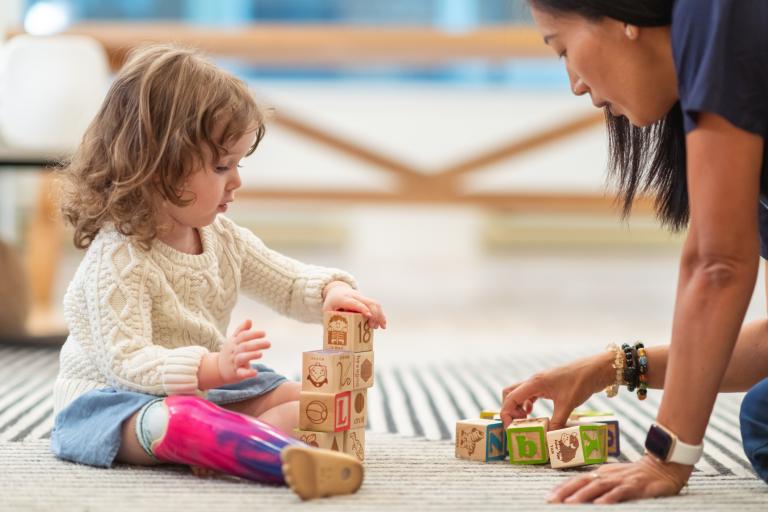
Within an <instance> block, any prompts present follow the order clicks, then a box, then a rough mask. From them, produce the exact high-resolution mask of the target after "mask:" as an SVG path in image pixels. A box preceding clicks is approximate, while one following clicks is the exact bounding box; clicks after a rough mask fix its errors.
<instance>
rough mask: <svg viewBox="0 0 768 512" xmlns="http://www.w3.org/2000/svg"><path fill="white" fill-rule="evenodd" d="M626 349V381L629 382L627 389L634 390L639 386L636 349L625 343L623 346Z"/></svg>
mask: <svg viewBox="0 0 768 512" xmlns="http://www.w3.org/2000/svg"><path fill="white" fill-rule="evenodd" d="M621 349H622V350H623V351H624V363H625V364H624V382H626V383H627V389H629V390H630V391H634V390H635V388H636V387H637V382H638V379H637V375H638V374H637V368H636V366H635V351H634V349H633V348H632V347H631V346H630V345H627V344H626V343H624V344H623V345H622V346H621Z"/></svg>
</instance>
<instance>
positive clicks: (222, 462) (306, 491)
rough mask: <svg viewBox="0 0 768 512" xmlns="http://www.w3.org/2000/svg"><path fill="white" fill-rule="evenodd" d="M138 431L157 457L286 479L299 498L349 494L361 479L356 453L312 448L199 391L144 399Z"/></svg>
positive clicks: (264, 479)
mask: <svg viewBox="0 0 768 512" xmlns="http://www.w3.org/2000/svg"><path fill="white" fill-rule="evenodd" d="M136 434H137V436H138V439H139V442H140V443H141V445H142V446H143V447H144V450H145V451H146V452H147V453H148V454H149V455H150V456H152V457H154V458H156V459H157V460H160V461H164V462H174V463H180V464H189V465H192V466H202V467H205V468H209V469H213V470H216V471H220V472H223V473H227V474H230V475H235V476H239V477H241V478H246V479H248V480H254V481H257V482H264V483H271V484H287V485H289V486H290V487H291V488H292V489H293V490H294V491H295V492H296V493H297V494H298V495H299V496H301V498H302V499H311V498H318V497H322V496H331V495H335V494H350V493H353V492H355V491H357V489H359V488H360V485H361V484H362V480H363V468H362V464H360V462H359V461H358V460H357V459H355V458H354V457H352V456H350V455H346V454H343V453H338V452H333V451H330V450H320V449H317V448H311V447H309V446H307V445H305V444H304V443H302V442H300V441H297V440H295V439H293V438H292V437H290V436H288V435H286V434H283V433H282V432H280V431H278V430H277V429H275V428H274V427H272V426H271V425H268V424H267V423H264V422H262V421H259V420H257V419H255V418H252V417H250V416H246V415H244V414H239V413H236V412H232V411H228V410H226V409H222V408H221V407H219V406H217V405H215V404H213V403H211V402H209V401H207V400H204V399H202V398H198V397H191V396H169V397H166V398H165V399H159V400H156V401H154V402H151V403H149V404H147V405H145V406H144V407H143V408H142V409H141V410H140V411H139V415H138V418H137V421H136Z"/></svg>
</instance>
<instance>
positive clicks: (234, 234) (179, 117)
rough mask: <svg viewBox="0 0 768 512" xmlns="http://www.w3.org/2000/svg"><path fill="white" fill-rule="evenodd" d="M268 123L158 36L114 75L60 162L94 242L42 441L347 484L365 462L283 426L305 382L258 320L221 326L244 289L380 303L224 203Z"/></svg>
mask: <svg viewBox="0 0 768 512" xmlns="http://www.w3.org/2000/svg"><path fill="white" fill-rule="evenodd" d="M263 135H264V124H263V117H262V114H261V112H260V110H259V108H258V106H257V105H256V104H255V102H254V101H253V99H252V97H251V94H250V92H249V91H248V89H247V87H246V85H245V84H244V83H243V82H241V81H240V80H238V79H236V78H235V77H233V76H231V75H229V74H227V73H225V72H223V71H221V70H220V69H218V68H216V67H215V66H214V65H212V64H210V63H208V62H207V61H205V60H204V59H202V58H201V57H200V56H198V55H197V54H195V53H194V52H193V51H190V50H186V49H180V48H176V47H171V46H151V47H148V48H145V49H142V50H140V51H138V52H135V53H134V54H133V55H132V56H131V58H130V59H129V61H128V62H127V63H126V65H125V66H124V68H123V69H122V71H121V72H120V73H119V75H118V76H117V77H116V79H115V81H114V83H113V85H112V87H111V88H110V90H109V92H108V94H107V97H106V99H105V101H104V104H103V106H102V107H101V110H100V111H99V113H98V114H97V116H96V118H95V119H94V121H93V122H92V123H91V125H90V127H89V128H88V130H87V132H86V134H85V136H84V137H83V141H82V144H81V146H80V147H79V149H78V150H77V152H76V153H75V155H74V156H73V158H72V160H71V161H70V162H69V163H68V164H67V165H66V167H64V168H63V169H62V171H61V182H62V210H63V213H64V216H65V218H66V219H67V221H68V222H69V223H70V224H72V226H73V227H74V242H75V245H76V246H77V247H79V248H84V249H87V251H86V254H85V257H84V258H83V261H82V263H81V264H80V267H79V268H78V270H77V273H76V274H75V276H74V278H73V280H72V282H71V283H70V285H69V288H68V289H67V292H66V295H65V298H64V312H65V317H66V320H67V323H68V325H69V328H70V335H69V338H68V339H67V341H66V343H65V344H64V346H63V348H62V350H61V356H60V370H59V375H58V378H57V380H56V383H55V386H54V403H55V406H54V407H55V413H56V418H55V426H54V430H53V433H52V439H51V446H52V450H53V452H54V453H55V454H56V455H57V456H59V457H61V458H63V459H67V460H72V461H76V462H80V463H85V464H91V465H95V466H103V467H109V466H111V465H112V464H113V462H115V461H120V462H124V463H130V464H155V463H160V462H173V463H182V464H189V465H190V466H192V467H193V469H195V468H198V470H199V471H197V472H199V473H201V474H202V473H205V472H207V471H209V470H214V471H222V472H226V473H230V474H234V475H237V476H241V477H244V478H249V479H252V480H257V481H263V482H274V483H286V482H287V483H288V484H289V485H290V486H291V487H292V488H293V489H294V490H295V491H296V492H297V493H298V494H299V495H300V496H301V497H303V498H312V497H317V496H323V495H331V494H342V493H350V492H354V491H356V490H357V488H358V487H359V486H360V484H361V482H362V467H361V466H360V464H359V463H358V462H357V461H356V460H355V459H354V458H353V457H349V456H347V455H344V454H339V453H336V452H330V451H325V450H318V449H314V448H309V447H307V446H306V445H303V444H302V443H299V442H298V441H295V440H293V439H292V438H291V436H289V435H286V434H284V433H283V432H291V431H292V429H293V428H294V427H296V425H297V422H298V402H297V401H298V398H299V389H300V386H299V384H298V383H295V382H288V381H287V380H286V378H285V377H283V376H281V375H278V374H276V373H275V372H273V371H272V370H270V369H269V368H267V367H265V366H263V365H254V366H252V365H251V361H253V360H255V359H259V358H261V356H262V352H263V351H264V350H266V349H268V348H269V346H270V344H269V342H268V341H267V340H266V337H265V334H264V333H263V332H261V331H258V330H253V329H252V325H251V321H250V320H246V321H245V322H243V323H242V324H241V325H240V326H239V327H238V328H237V329H236V330H235V332H234V333H233V334H232V335H231V336H229V337H227V336H226V335H225V330H226V328H227V325H228V324H229V322H230V314H231V312H232V309H233V307H234V305H235V302H236V300H237V295H238V293H239V292H241V291H242V292H243V293H246V294H248V295H250V296H252V297H254V298H256V299H258V300H260V301H261V302H263V303H265V304H268V305H269V306H270V307H272V308H273V309H274V310H276V311H278V312H279V313H281V314H284V315H288V316H290V317H292V318H296V319H298V320H302V321H320V319H321V316H322V311H323V310H337V309H338V310H340V309H343V310H347V311H355V312H360V313H362V314H364V315H365V316H366V317H368V320H369V322H370V324H371V326H372V327H374V328H377V327H385V324H386V320H385V317H384V314H383V312H382V309H381V307H380V306H379V304H378V303H377V302H376V301H374V300H371V299H369V298H367V297H365V296H363V295H362V294H360V293H359V292H358V291H356V285H355V282H354V280H353V278H352V277H351V276H350V275H349V274H347V273H345V272H342V271H340V270H335V269H330V268H323V267H317V266H310V265H305V264H302V263H300V262H298V261H295V260H292V259H289V258H287V257H285V256H282V255H280V254H278V253H276V252H274V251H271V250H269V249H268V248H267V247H265V246H264V244H263V243H262V242H261V241H260V240H259V239H258V238H257V237H256V236H254V235H253V234H252V233H251V232H250V231H248V230H247V229H244V228H241V227H239V226H237V225H236V224H234V223H233V222H232V221H231V220H229V219H227V218H226V217H224V216H223V215H220V214H223V213H224V212H226V211H227V208H228V205H229V203H231V202H232V201H233V199H234V194H235V190H236V189H237V188H239V187H240V185H241V182H240V176H239V171H238V162H239V161H240V160H241V159H242V158H243V157H245V156H248V155H250V154H251V153H252V152H253V151H254V150H255V149H256V146H257V144H258V143H259V141H260V140H261V138H262V136H263Z"/></svg>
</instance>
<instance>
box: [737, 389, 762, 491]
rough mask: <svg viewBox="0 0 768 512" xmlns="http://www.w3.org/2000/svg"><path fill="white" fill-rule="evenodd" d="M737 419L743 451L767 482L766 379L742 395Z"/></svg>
mask: <svg viewBox="0 0 768 512" xmlns="http://www.w3.org/2000/svg"><path fill="white" fill-rule="evenodd" d="M739 421H740V424H741V439H742V443H743V444H744V453H746V455H747V458H748V459H749V461H750V462H751V463H752V466H753V467H754V469H755V471H756V472H757V474H758V476H760V478H762V479H763V480H765V481H766V482H768V379H765V380H763V381H762V382H760V383H758V384H757V385H756V386H754V387H753V388H752V389H750V390H749V392H748V393H747V395H746V396H745V397H744V400H743V401H742V403H741V412H740V414H739Z"/></svg>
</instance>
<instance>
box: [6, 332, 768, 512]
mask: <svg viewBox="0 0 768 512" xmlns="http://www.w3.org/2000/svg"><path fill="white" fill-rule="evenodd" d="M57 357H58V352H57V351H56V350H53V349H30V348H10V347H2V348H0V482H2V484H3V492H2V493H0V509H2V510H53V509H56V510H110V511H112V510H122V509H126V510H127V509H132V510H143V509H145V508H146V509H157V510H206V511H207V510H210V509H212V508H214V507H216V509H219V510H230V509H231V510H235V509H237V510H242V509H243V508H244V507H249V508H250V507H251V506H253V507H257V508H259V507H261V506H280V507H282V508H286V507H288V508H290V507H291V506H294V505H296V506H302V509H303V510H309V509H314V508H328V507H330V508H333V509H341V508H349V509H352V508H354V509H356V510H368V509H371V510H374V509H375V510H380V509H381V508H383V507H385V506H386V507H388V508H390V509H399V508H403V509H405V508H409V509H413V508H415V509H418V510H430V509H440V510H466V509H470V508H480V509H486V508H487V509H490V508H497V507H505V508H507V507H509V506H511V505H512V506H515V507H516V508H517V507H522V509H523V510H531V509H535V508H537V507H539V506H544V497H545V496H546V494H547V493H548V491H549V490H550V489H551V487H552V486H553V485H554V484H556V483H557V482H559V481H561V480H562V479H563V478H566V477H567V476H569V475H571V474H573V471H567V472H563V471H555V470H551V469H548V468H545V467H536V468H533V467H519V466H512V465H510V464H509V463H493V464H480V463H472V462H468V461H462V460H457V459H455V458H454V456H453V443H452V441H451V438H452V435H453V431H454V425H455V422H456V420H457V419H459V418H466V417H476V416H477V414H478V411H479V410H480V409H482V408H491V407H496V406H498V403H499V390H500V389H501V388H502V387H503V385H506V384H509V383H511V382H514V381H516V380H518V379H522V378H524V377H526V376H529V375H531V374H532V373H533V372H534V371H536V370H539V369H542V368H544V367H546V366H550V365H552V364H557V363H559V362H563V361H565V360H567V359H569V357H570V355H568V354H565V355H563V354H552V355H546V354H545V355H542V354H535V355H534V354H529V355H524V356H523V355H519V356H518V357H515V358H511V357H495V358H492V359H490V358H489V359H467V360H463V361H460V362H459V361H457V362H456V363H455V364H452V363H441V364H439V365H437V364H435V365H429V364H425V365H414V366H408V365H403V366H402V367H394V368H381V367H379V368H377V372H376V376H375V379H376V385H375V387H374V388H373V389H372V390H371V391H370V393H369V404H368V406H369V426H368V428H369V431H370V432H369V434H368V435H367V436H366V438H367V462H366V472H367V473H366V481H365V485H364V487H363V489H362V490H361V492H360V493H358V494H357V495H355V496H351V497H344V498H334V499H331V500H321V501H317V502H313V503H310V504H300V503H299V501H298V499H297V498H295V497H294V496H293V494H292V493H291V492H290V491H288V490H286V489H282V488H274V487H266V486H260V485H255V484H251V483H246V482H241V481H236V480H234V479H223V478H220V479H211V480H201V479H198V478H196V477H193V476H192V475H191V474H189V473H188V470H186V469H184V468H174V467H166V468H159V469H158V468H151V469H150V468H132V467H126V466H119V467H117V468H115V469H112V470H101V469H94V468H90V467H85V466H80V465H76V464H71V463H67V462H62V461H59V460H57V459H55V458H54V457H53V456H51V455H50V454H49V452H48V438H49V437H50V431H51V428H52V424H53V418H52V403H51V385H52V383H53V379H54V377H55V375H56V371H57V363H58V361H57ZM660 397H661V395H660V393H658V392H652V393H651V395H650V397H649V399H648V400H647V401H645V402H639V401H637V399H636V398H634V396H633V395H632V394H631V393H627V392H624V393H622V394H620V396H619V397H617V398H615V399H611V400H609V399H607V398H605V397H604V396H595V397H594V398H593V399H592V400H590V402H588V403H587V404H586V406H587V407H591V408H595V409H601V410H605V409H609V410H613V411H615V412H616V414H617V415H618V417H619V419H620V422H621V429H622V431H621V433H622V438H621V442H622V451H623V454H622V457H621V458H620V460H634V459H636V458H637V457H639V456H640V454H641V453H642V441H643V439H644V436H645V431H646V430H647V428H648V425H649V424H650V423H651V421H652V420H653V417H654V415H655V411H656V408H657V407H658V404H659V400H660ZM740 401H741V395H739V394H728V395H721V396H720V397H719V398H718V403H717V406H716V408H715V412H714V414H713V416H712V420H711V423H710V426H709V428H708V430H707V436H706V439H705V443H706V451H705V456H704V458H703V459H702V460H701V462H700V463H699V464H698V465H697V467H696V471H695V473H694V477H693V478H692V480H691V483H690V486H689V489H688V491H687V493H686V495H684V496H681V497H677V498H674V499H673V500H663V501H650V502H646V503H643V505H642V508H643V509H644V510H645V509H652V508H659V509H661V508H664V509H667V510H688V509H698V510H725V509H729V510H734V509H736V508H737V507H738V508H740V509H743V510H766V509H768V485H766V484H765V483H763V482H761V481H759V480H758V479H757V478H756V477H755V475H754V473H753V471H752V469H751V468H750V465H749V463H748V462H747V460H746V458H745V457H744V454H743V452H742V450H741V439H740V433H739V428H738V408H739V404H740ZM534 414H535V415H549V414H551V409H550V408H549V404H547V403H546V402H540V403H537V404H536V409H535V410H534Z"/></svg>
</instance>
